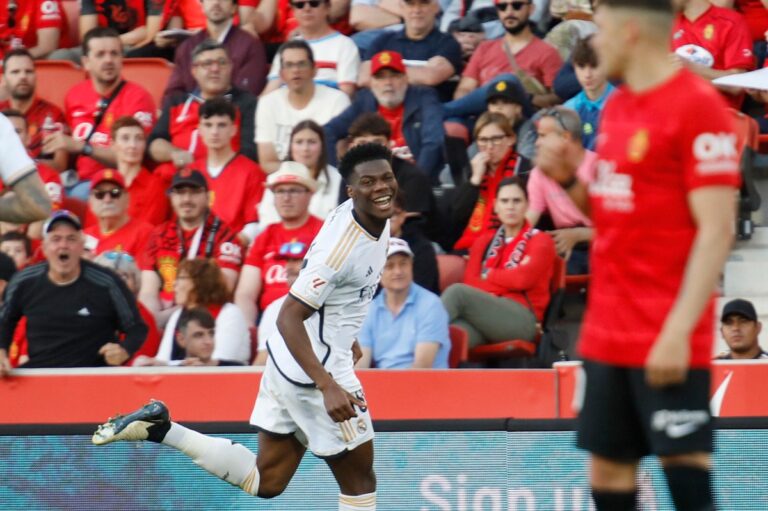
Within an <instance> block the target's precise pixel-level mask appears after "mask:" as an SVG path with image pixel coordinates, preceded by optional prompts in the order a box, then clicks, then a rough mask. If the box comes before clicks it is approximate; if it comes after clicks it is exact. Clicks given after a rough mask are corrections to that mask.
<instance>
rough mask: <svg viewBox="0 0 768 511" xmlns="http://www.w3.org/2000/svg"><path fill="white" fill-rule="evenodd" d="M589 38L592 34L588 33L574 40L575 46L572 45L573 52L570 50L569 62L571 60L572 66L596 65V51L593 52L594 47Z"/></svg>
mask: <svg viewBox="0 0 768 511" xmlns="http://www.w3.org/2000/svg"><path fill="white" fill-rule="evenodd" d="M591 40H592V35H588V36H587V37H585V38H584V39H579V40H578V41H576V46H574V47H573V52H571V62H573V65H574V66H578V67H584V66H589V67H597V53H595V49H594V48H592V44H590V42H591Z"/></svg>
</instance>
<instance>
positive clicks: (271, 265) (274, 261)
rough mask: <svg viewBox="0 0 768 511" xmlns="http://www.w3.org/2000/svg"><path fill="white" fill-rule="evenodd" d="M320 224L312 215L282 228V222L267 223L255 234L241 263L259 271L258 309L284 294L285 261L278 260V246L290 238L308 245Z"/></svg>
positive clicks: (320, 221) (286, 290) (286, 287)
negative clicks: (295, 226) (300, 223)
mask: <svg viewBox="0 0 768 511" xmlns="http://www.w3.org/2000/svg"><path fill="white" fill-rule="evenodd" d="M322 226H323V221H322V220H320V219H319V218H317V217H314V216H312V215H310V216H309V218H308V219H307V221H306V222H305V223H304V225H302V226H301V227H297V228H296V229H286V228H285V227H283V224H282V223H276V224H270V225H268V226H267V228H266V229H264V231H263V232H262V233H261V234H259V235H258V236H257V237H256V239H255V240H254V241H253V245H251V249H250V250H249V251H248V256H247V257H246V258H245V264H249V265H251V266H255V267H256V268H258V269H259V270H261V281H262V283H263V284H262V286H261V296H259V310H261V311H263V310H264V309H266V308H267V305H269V304H270V303H272V302H274V301H275V300H277V299H278V298H280V297H281V296H284V295H285V294H286V293H288V281H287V278H286V276H285V260H283V259H278V258H277V255H278V252H279V250H280V247H281V246H282V245H283V244H284V243H288V242H290V241H301V242H302V243H306V244H307V245H309V244H310V243H312V240H314V239H315V236H316V235H317V233H318V232H319V231H320V228H321V227H322Z"/></svg>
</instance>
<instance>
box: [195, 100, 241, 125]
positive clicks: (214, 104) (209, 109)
mask: <svg viewBox="0 0 768 511" xmlns="http://www.w3.org/2000/svg"><path fill="white" fill-rule="evenodd" d="M214 115H224V116H226V117H229V118H230V119H232V122H235V119H237V109H236V108H235V105H233V104H232V103H231V102H230V101H228V100H226V99H224V98H213V99H209V100H208V101H206V102H205V103H203V105H202V106H201V107H200V111H199V116H200V119H210V118H211V117H213V116H214Z"/></svg>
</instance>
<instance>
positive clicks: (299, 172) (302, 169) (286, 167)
mask: <svg viewBox="0 0 768 511" xmlns="http://www.w3.org/2000/svg"><path fill="white" fill-rule="evenodd" d="M290 184H295V185H301V186H303V187H304V188H306V189H307V190H309V191H310V192H314V191H315V190H317V181H315V180H314V179H312V176H311V175H310V174H309V169H308V168H307V166H306V165H304V164H303V163H299V162H297V161H284V162H283V163H281V164H280V168H279V169H277V172H273V173H272V174H270V175H269V177H267V187H268V188H269V189H270V190H271V189H272V188H274V187H276V186H277V185H290Z"/></svg>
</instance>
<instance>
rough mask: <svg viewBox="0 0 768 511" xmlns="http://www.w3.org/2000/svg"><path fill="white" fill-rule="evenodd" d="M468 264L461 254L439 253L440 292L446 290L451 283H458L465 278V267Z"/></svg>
mask: <svg viewBox="0 0 768 511" xmlns="http://www.w3.org/2000/svg"><path fill="white" fill-rule="evenodd" d="M466 266H467V260H466V259H464V258H463V257H461V256H458V255H453V254H438V256H437V273H438V275H439V281H438V288H439V289H440V293H442V292H443V291H445V290H446V289H447V288H448V286H450V285H451V284H457V283H459V282H461V281H462V280H464V268H465V267H466Z"/></svg>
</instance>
